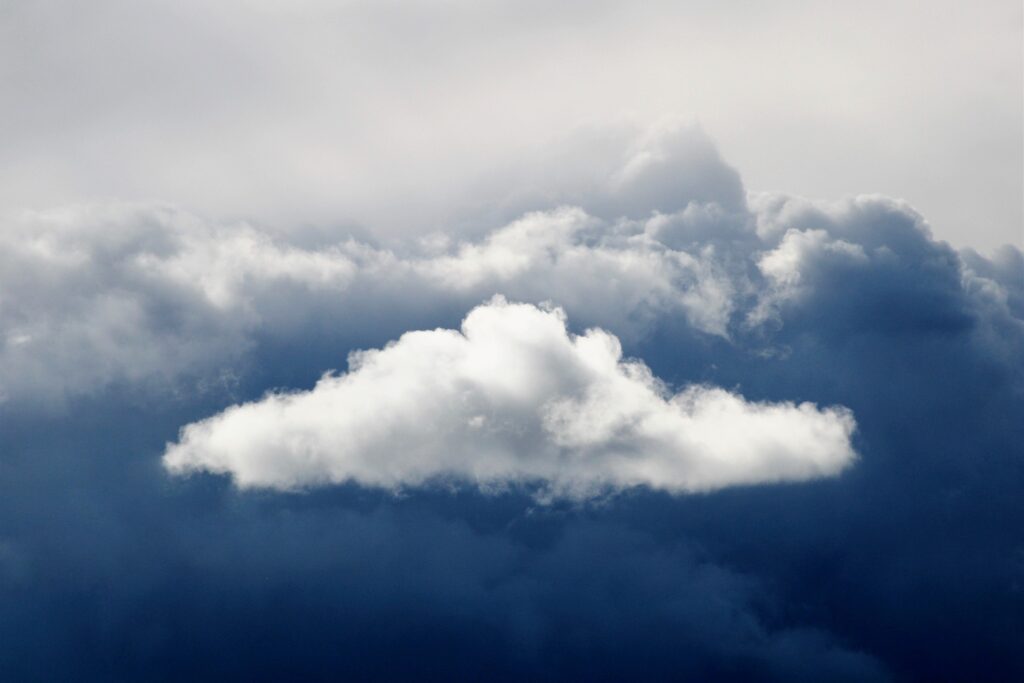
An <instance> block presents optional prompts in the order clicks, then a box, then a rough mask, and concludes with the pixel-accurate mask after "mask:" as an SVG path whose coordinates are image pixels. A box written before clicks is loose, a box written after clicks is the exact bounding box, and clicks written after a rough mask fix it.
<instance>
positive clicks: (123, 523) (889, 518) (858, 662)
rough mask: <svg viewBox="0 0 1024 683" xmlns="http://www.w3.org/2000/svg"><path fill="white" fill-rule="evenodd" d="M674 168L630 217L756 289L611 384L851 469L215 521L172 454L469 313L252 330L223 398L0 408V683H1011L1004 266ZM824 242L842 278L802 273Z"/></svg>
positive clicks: (1023, 527) (353, 494)
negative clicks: (713, 214)
mask: <svg viewBox="0 0 1024 683" xmlns="http://www.w3.org/2000/svg"><path fill="white" fill-rule="evenodd" d="M679 163H680V164H683V166H684V167H683V168H681V169H679V168H676V169H675V170H673V166H672V164H669V165H668V166H666V167H665V169H663V170H662V175H660V176H658V177H657V178H648V179H647V180H646V181H644V183H643V187H645V188H647V189H648V191H646V192H645V193H639V194H634V195H631V196H630V199H629V201H634V200H635V201H642V202H643V204H644V207H643V211H647V210H650V209H660V210H662V211H665V212H670V211H674V210H678V209H679V208H681V207H685V206H687V203H688V202H689V201H690V199H694V198H696V199H698V200H701V201H717V205H718V206H721V207H725V208H724V209H723V211H724V212H725V213H727V214H729V215H731V216H734V217H735V216H737V215H739V216H741V217H742V216H746V218H744V219H743V220H739V219H737V220H739V222H736V221H733V222H730V221H729V220H726V219H720V220H718V221H717V222H715V223H713V224H709V223H706V222H705V223H701V222H699V221H697V222H690V223H687V227H685V229H682V228H681V229H679V230H678V231H676V232H674V233H672V234H670V235H667V236H663V242H665V243H668V242H669V241H674V243H673V244H670V245H669V246H671V247H672V248H674V249H681V250H686V251H689V252H692V253H697V252H699V251H700V249H702V248H704V247H706V246H707V245H713V246H714V248H715V250H716V251H715V253H716V254H717V258H720V259H721V261H720V262H721V263H723V264H726V265H725V266H723V267H726V269H727V270H728V271H729V272H732V273H734V274H736V277H740V276H742V277H743V278H747V279H748V280H749V282H751V283H752V285H753V286H752V288H751V289H749V290H747V291H738V293H737V295H736V296H737V299H738V301H739V303H738V304H737V306H738V308H737V309H736V311H734V313H733V314H732V316H731V318H730V322H729V327H728V335H727V337H726V336H723V335H720V334H709V333H708V332H707V331H702V330H699V329H696V328H695V326H694V325H693V324H692V322H691V321H689V320H688V319H687V318H686V317H685V316H683V315H675V314H673V315H669V314H663V315H650V316H647V317H646V318H645V320H644V322H643V325H642V331H641V332H640V333H638V334H635V335H632V336H629V335H622V338H623V343H624V346H625V351H626V354H627V355H629V356H633V357H637V358H641V359H643V360H644V361H645V362H646V363H647V364H648V365H649V366H650V367H651V368H652V370H653V371H654V372H655V374H656V375H658V376H659V377H661V378H663V379H665V380H666V381H668V382H670V383H671V384H673V385H684V384H686V383H690V382H708V383H711V384H714V385H718V386H722V387H726V388H736V389H738V390H739V391H741V392H742V393H743V395H744V396H745V397H746V398H747V399H750V400H771V401H783V400H800V401H804V400H806V401H813V402H815V403H817V404H819V405H843V406H846V407H848V408H850V409H852V411H853V414H854V415H855V416H856V419H857V425H858V431H857V433H856V436H855V446H856V449H857V451H858V453H859V456H860V457H859V459H858V460H857V462H856V464H855V465H854V466H853V467H852V468H850V469H849V470H847V471H845V472H843V473H842V474H841V475H839V476H838V477H835V478H825V479H820V480H815V481H811V482H803V483H788V484H778V485H764V486H749V487H739V488H731V489H726V490H722V491H717V492H712V493H706V494H698V495H682V496H673V495H669V494H666V493H658V492H652V491H650V490H647V489H644V488H639V489H630V490H627V491H625V492H620V493H618V494H615V495H611V496H610V497H608V498H607V499H601V500H598V501H590V502H583V503H580V502H564V501H563V502H557V501H556V502H554V503H552V504H548V505H545V504H541V503H538V502H537V500H536V499H535V497H534V496H533V491H532V490H531V489H530V487H528V486H527V487H518V486H513V487H511V488H509V489H507V490H504V491H500V492H494V491H489V492H486V493H481V492H479V491H477V490H476V489H474V488H473V487H472V486H455V487H454V488H451V489H449V488H442V487H427V488H412V489H409V490H405V491H403V492H402V493H401V495H397V496H396V495H393V494H392V493H390V492H386V491H378V490H366V489H361V488H359V487H357V486H355V485H351V484H346V485H340V486H329V487H323V488H315V489H311V490H309V491H304V492H290V493H289V492H272V491H238V490H237V489H235V488H234V487H233V486H232V485H231V482H230V481H229V480H228V479H226V478H225V477H220V476H214V475H207V474H198V475H193V476H191V477H187V478H175V477H171V476H169V475H168V473H167V472H166V471H164V469H163V468H162V467H161V461H160V457H161V455H162V453H163V452H164V449H165V444H166V443H167V442H168V441H174V440H175V439H176V438H177V434H178V429H179V428H180V427H181V426H182V425H185V424H187V423H190V422H193V421H195V420H198V419H201V418H204V417H206V416H208V415H211V414H214V413H216V412H218V411H219V410H222V409H223V408H224V407H226V406H228V405H231V404H233V403H236V402H238V401H240V400H247V399H256V398H258V397H259V396H260V395H261V394H262V393H263V392H264V391H265V390H267V389H268V388H273V387H279V386H288V387H297V388H308V387H309V386H311V385H312V383H313V382H314V381H315V380H316V378H317V377H318V376H319V374H320V373H322V372H323V371H325V370H327V369H330V368H338V367H343V359H344V357H345V354H346V353H347V352H348V351H349V350H351V349H352V348H358V347H366V346H380V345H382V344H383V343H385V342H386V341H388V340H389V339H393V338H395V337H396V336H397V334H400V333H401V332H402V331H404V330H407V329H420V328H425V327H426V328H431V327H436V326H446V327H451V326H454V325H455V324H457V322H458V320H459V319H460V318H461V317H462V315H464V314H465V312H466V310H467V309H468V307H470V306H472V305H474V304H475V303H479V301H480V298H479V297H477V296H476V294H475V293H467V294H465V295H464V296H463V295H461V294H460V295H458V296H456V295H453V296H450V297H448V298H447V299H445V298H443V297H440V296H438V297H437V298H436V299H435V300H433V301H430V302H419V303H417V301H418V299H419V298H421V297H425V296H427V295H424V294H422V293H419V292H408V295H407V299H405V300H399V299H398V298H397V297H398V296H399V295H398V294H394V295H392V294H388V295H387V296H385V295H384V294H381V293H380V292H377V293H376V294H374V293H372V292H370V293H367V292H366V291H359V288H358V287H356V291H355V292H354V293H351V294H348V295H347V296H363V297H367V302H365V303H363V304H359V303H358V302H357V303H355V304H352V305H350V306H349V307H348V308H346V309H345V311H344V312H345V315H347V316H348V318H346V319H345V320H336V319H331V318H330V317H329V316H327V315H324V316H308V317H306V318H301V320H300V321H299V322H296V323H294V324H292V326H291V327H289V328H287V331H286V332H280V331H279V330H275V329H269V328H267V327H265V326H264V327H261V326H260V325H259V324H256V323H254V324H251V325H249V327H247V328H246V331H245V333H244V338H245V342H244V344H243V343H239V348H241V349H242V350H241V351H239V354H238V355H237V356H234V357H232V359H231V360H229V361H224V362H223V363H222V364H221V365H222V366H223V367H221V366H218V367H217V368H215V369H213V370H211V369H210V368H208V367H205V366H203V365H202V364H193V365H191V366H189V368H190V369H189V370H188V372H192V373H193V379H195V378H196V377H200V378H201V377H202V376H205V375H210V376H212V375H213V374H215V371H216V372H221V374H223V372H222V371H223V370H224V368H225V367H230V368H232V369H233V373H234V374H232V375H231V376H232V377H234V378H235V379H234V380H232V382H230V383H228V384H229V387H228V389H224V390H205V391H184V390H182V387H183V386H198V385H186V384H180V383H179V384H176V385H174V387H172V388H167V387H166V386H160V387H154V386H153V382H152V381H148V380H147V381H141V380H139V381H136V379H134V378H133V377H130V376H126V375H125V374H124V373H121V374H117V375H116V376H115V377H114V379H113V380H111V381H109V382H105V383H104V382H100V381H96V382H95V384H96V386H95V387H94V388H93V389H92V390H89V391H74V392H68V393H67V395H66V396H65V397H64V398H62V399H61V400H60V401H57V402H51V403H50V404H44V403H45V402H44V403H40V401H38V400H35V399H33V400H28V399H26V400H24V401H19V400H18V396H17V395H15V394H13V393H12V394H11V396H10V397H9V398H8V400H7V402H6V403H5V404H4V405H3V407H2V408H0V448H2V452H0V453H2V455H0V679H2V680H8V681H23V680H24V681H29V680H153V681H161V680H197V679H204V680H207V679H208V680H239V681H243V680H244V681H258V680H410V679H423V680H431V679H434V680H460V679H462V680H522V679H526V680H589V681H594V680H636V679H643V680H663V679H672V680H777V681H791V680H797V681H800V680H806V681H842V680H850V681H865V680H908V681H935V680H963V681H968V680H970V681H978V680H1007V681H1009V680H1021V679H1024V504H1022V500H1024V448H1022V444H1024V419H1022V418H1024V257H1022V254H1021V252H1020V251H1019V250H1017V249H1016V248H1012V247H1007V248H1006V249H1004V250H1003V251H1001V252H999V253H998V254H997V255H996V257H995V258H993V259H986V258H983V257H982V256H979V255H978V254H975V253H972V252H964V253H957V252H955V251H954V250H952V249H951V248H950V247H949V246H947V245H946V244H944V243H941V242H937V241H934V240H933V239H932V238H931V237H930V236H929V235H928V234H927V232H926V231H925V230H924V229H923V227H922V224H921V222H920V219H919V218H918V217H916V216H915V215H914V214H913V213H912V212H909V211H908V210H906V209H905V208H903V207H901V206H899V205H896V204H893V203H892V202H889V201H887V200H883V199H880V198H860V199H857V200H851V201H850V202H847V203H845V204H841V205H830V207H831V208H828V207H826V208H823V207H822V206H821V205H817V204H814V203H810V202H802V201H797V200H786V199H784V198H766V197H761V198H756V199H752V200H751V206H752V207H753V208H748V207H747V205H746V202H745V201H744V199H743V197H742V188H741V187H740V186H739V185H738V181H736V180H735V178H734V174H731V171H729V170H728V169H727V167H724V165H720V162H718V161H717V160H716V158H712V159H711V161H710V162H709V161H708V160H707V159H698V161H697V162H693V163H695V164H698V165H699V164H710V169H711V171H709V173H706V174H701V173H699V172H698V171H699V168H698V166H693V167H685V164H686V163H689V162H686V161H685V159H684V160H683V161H680V162H679ZM666 169H667V170H666ZM673 173H675V174H676V176H677V177H679V178H680V179H681V181H680V183H678V184H676V185H673V184H672V183H671V182H670V180H671V178H672V177H673ZM666 177H667V178H668V180H666ZM641 180H644V179H643V178H641ZM716 186H718V187H719V189H718V190H716V189H715V187H716ZM722 188H724V189H722ZM737 188H739V189H737ZM572 199H574V200H575V201H576V203H577V204H579V205H582V206H583V207H584V208H585V209H587V210H588V211H589V212H590V213H591V215H595V216H600V215H602V212H604V211H611V212H613V213H614V214H616V215H621V214H626V215H629V214H630V212H631V211H632V208H630V206H629V205H628V204H629V201H627V200H626V199H623V198H622V197H614V196H613V197H610V198H608V197H606V198H604V199H600V200H593V199H591V198H588V197H586V196H579V197H573V198H572ZM588 202H590V204H589V205H588ZM602 202H604V204H603V205H602ZM611 205H614V206H613V207H612V208H610V209H608V208H607V207H608V206H611ZM638 211H640V210H638ZM634 213H635V212H634ZM755 214H756V221H760V225H759V227H760V233H759V234H761V235H762V236H761V237H757V236H756V235H755V234H754V232H753V230H754V228H753V227H751V226H752V225H753V223H752V221H754V220H755V218H751V217H752V216H755ZM609 215H611V214H609ZM773 221H774V222H776V223H777V224H778V225H777V226H774V227H773V225H769V224H770V223H772V222H773ZM744 226H745V227H744ZM786 229H794V230H798V231H822V233H821V235H822V237H821V238H820V240H823V241H819V243H816V244H818V246H815V244H812V243H811V242H808V243H807V244H806V245H804V246H803V247H802V248H803V249H804V250H803V251H802V252H801V254H802V256H801V259H802V260H801V264H802V266H801V271H800V273H801V277H800V281H799V283H798V284H799V294H798V295H797V294H794V293H793V292H789V293H788V294H786V293H785V292H783V293H782V294H785V296H782V294H780V296H779V297H776V298H775V299H772V300H771V301H767V300H766V299H765V298H764V297H763V296H761V295H763V294H764V293H765V292H767V291H769V290H770V289H771V287H772V286H774V285H773V284H772V283H771V282H769V281H768V280H767V279H766V277H767V276H766V275H765V274H764V273H763V272H761V271H760V270H758V268H757V267H756V263H757V259H758V258H759V256H758V255H759V254H761V253H763V252H765V251H767V250H768V249H769V248H772V245H775V246H777V245H778V244H780V240H782V239H783V238H782V236H781V235H782V232H783V231H784V230H786ZM773 230H774V231H775V232H774V233H773ZM768 234H774V235H775V236H774V237H770V238H765V237H764V235H768ZM765 239H769V240H774V241H772V242H771V244H768V245H767V246H766V243H765V241H764V240H765ZM837 242H841V243H842V244H844V245H851V246H850V247H846V246H843V247H841V248H825V247H821V246H820V245H821V244H825V243H828V244H833V245H834V244H835V243H837ZM853 247H857V249H854V248H853ZM855 252H856V253H855ZM851 255H852V256H851ZM111 258H113V257H111ZM775 284H776V285H777V283H775ZM7 286H8V288H10V287H13V286H14V285H12V284H10V282H8V284H7ZM365 286H366V285H363V287H365ZM281 296H284V295H283V294H282V295H281ZM311 296H312V295H311ZM316 296H321V294H317V295H316ZM340 296H346V295H344V294H343V295H340ZM389 296H393V298H392V299H388V298H387V297H389ZM374 297H376V299H374ZM549 297H550V298H551V299H553V300H555V301H556V302H557V301H558V297H559V292H557V291H556V292H551V293H550V295H549ZM174 301H175V300H174V298H173V297H164V298H162V299H159V302H160V305H161V306H163V308H160V307H157V309H155V311H153V312H151V316H152V317H149V318H146V319H147V320H154V319H155V320H158V321H162V324H163V325H164V328H165V332H166V334H167V335H171V336H172V337H173V336H174V335H181V337H182V338H186V339H187V338H188V336H189V334H200V332H197V331H195V330H192V331H191V332H188V333H183V332H182V329H183V328H182V327H181V326H182V325H186V324H192V323H194V322H195V321H194V319H192V323H189V322H188V320H186V319H187V318H188V316H186V315H184V314H182V313H181V311H180V310H176V309H175V308H174V306H173V302H174ZM410 301H411V302H414V303H412V304H410V303H409V302H410ZM420 303H422V305H419V304H420ZM0 305H7V306H8V307H10V306H11V304H10V303H9V302H7V303H5V302H3V301H2V300H0ZM331 305H334V304H331ZM331 305H327V306H326V308H324V310H326V311H328V312H330V310H331V308H330V306H331ZM182 306H183V307H184V306H185V304H182ZM759 306H760V308H758V307H759ZM182 310H184V308H182ZM755 311H756V313H755ZM569 313H570V324H573V323H574V318H573V317H572V309H571V306H570V310H569ZM176 315H177V316H178V317H177V318H176V317H175V316H176ZM751 316H753V317H751ZM583 317H584V318H585V317H586V316H585V315H584V316H583ZM193 318H194V316H193ZM754 318H757V319H758V320H759V323H758V324H756V325H753V324H750V323H749V320H751V319H754ZM182 320H186V322H181V321H182ZM200 323H201V324H199V328H202V329H206V328H207V327H216V326H217V325H218V324H219V323H218V322H217V321H216V320H213V321H212V322H210V321H205V320H201V321H200ZM8 324H10V321H9V319H8ZM290 324H291V323H290ZM190 329H191V328H190ZM218 329H220V328H218ZM232 329H233V328H232ZM156 334H161V333H159V332H158V333H156ZM218 334H221V332H218ZM232 339H234V338H232ZM76 362H80V363H89V362H90V359H89V358H88V357H79V358H78V360H77V361H76ZM197 368H198V369H197ZM10 372H12V373H13V371H10ZM184 374H186V375H187V374H188V373H187V372H185V373H184ZM90 376H91V375H90ZM19 381H20V380H19ZM40 381H43V380H40ZM46 381H51V380H50V379H47V380H46ZM90 381H92V380H90ZM19 386H27V385H26V384H25V383H24V382H23V381H22V384H21V385H19Z"/></svg>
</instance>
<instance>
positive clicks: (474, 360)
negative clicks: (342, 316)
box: [164, 299, 854, 498]
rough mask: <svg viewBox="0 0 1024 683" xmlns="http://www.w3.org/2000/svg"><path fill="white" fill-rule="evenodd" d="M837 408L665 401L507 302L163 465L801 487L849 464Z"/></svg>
mask: <svg viewBox="0 0 1024 683" xmlns="http://www.w3.org/2000/svg"><path fill="white" fill-rule="evenodd" d="M853 429H854V420H853V417H852V415H851V414H850V412H849V411H847V410H845V409H842V408H827V409H818V408H817V407H815V406H813V405H811V404H809V403H803V404H800V405H794V404H792V403H782V404H765V403H750V402H747V401H745V400H744V399H743V398H742V397H740V396H738V395H736V394H734V393H730V392H728V391H725V390H722V389H715V388H710V387H705V386H691V387H689V388H687V389H685V390H683V391H682V392H680V393H677V394H675V395H671V394H670V393H669V392H668V390H667V389H666V387H665V386H664V385H662V384H661V383H660V382H659V381H658V380H657V379H656V378H655V377H653V376H652V374H651V372H650V370H649V369H648V368H647V367H646V366H645V365H643V364H642V363H641V362H639V361H624V360H623V359H622V350H621V347H620V345H619V341H618V340H617V339H616V338H615V337H614V336H612V335H610V334H608V333H607V332H604V331H601V330H596V329H593V330H589V331H587V332H586V333H585V334H583V335H579V336H576V335H572V334H569V333H568V332H567V330H566V323H565V319H564V316H563V314H562V312H561V311H560V310H558V309H555V310H542V309H539V308H537V307H535V306H531V305H525V304H509V303H507V302H506V301H504V300H502V299H496V300H494V301H492V302H491V303H489V304H487V305H484V306H480V307H478V308H475V309H474V310H473V311H471V312H470V313H469V315H467V316H466V319H465V320H464V321H463V323H462V329H461V331H457V330H442V329H438V330H430V331H419V332H410V333H407V334H405V335H403V336H402V337H401V338H400V339H399V340H398V341H396V342H394V343H393V344H390V345H388V346H386V347H385V348H383V349H378V350H370V351H361V352H356V353H353V354H352V355H351V356H350V359H349V371H348V372H347V373H345V374H342V375H330V374H329V375H327V376H325V377H324V378H323V379H321V380H320V381H319V382H318V383H317V385H316V386H315V387H314V388H313V389H312V390H310V391H305V392H297V393H275V394H270V395H268V396H266V397H264V398H263V399H261V400H259V401H256V402H254V403H249V404H245V405H240V406H235V407H232V408H228V409H227V410H225V411H224V412H223V413H221V414H219V415H216V416H214V417H211V418H209V419H206V420H203V421H201V422H198V423H195V424H191V425H189V426H187V427H185V428H184V429H183V430H182V433H181V437H180V440H179V442H178V443H176V444H173V445H170V446H169V447H168V450H167V453H166V454H165V455H164V465H165V467H167V469H168V470H170V471H171V472H174V473H179V474H180V473H184V472H189V471H194V470H207V471H211V472H218V473H227V474H230V475H231V476H232V477H233V479H234V481H235V482H236V483H237V484H238V485H239V486H241V487H272V488H282V489H293V488H298V487H303V486H310V485H317V484H325V483H343V482H349V481H352V482H356V483H358V484H361V485H364V486H372V487H383V488H388V489H402V488H405V487H411V486H417V485H421V484H424V483H426V482H430V481H432V480H445V479H450V480H454V481H456V482H470V483H472V484H476V485H479V486H481V487H484V488H493V487H502V486H505V485H508V484H516V483H537V482H539V483H540V484H542V486H543V488H544V490H545V491H546V492H547V493H549V494H551V495H555V496H568V497H577V498H578V497H584V496H587V495H593V494H594V493H597V492H599V491H601V490H604V489H621V488H625V487H632V486H639V485H644V486H649V487H651V488H655V489H664V490H667V491H672V492H683V491H707V490H712V489H717V488H721V487H724V486H730V485H737V484H755V483H763V482H775V481H794V480H795V481H799V480H805V479H810V478H814V477H820V476H826V475H832V474H836V473H837V472H839V471H841V470H842V469H843V468H845V467H846V466H847V465H849V464H850V462H851V461H852V460H853V458H854V452H853V449H852V447H851V445H850V436H851V433H852V432H853Z"/></svg>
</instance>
